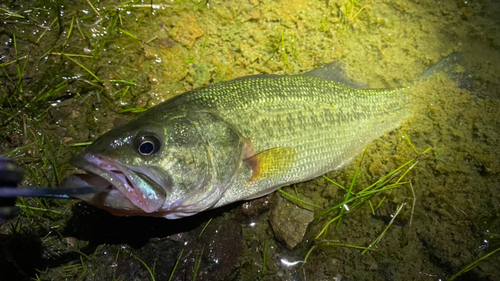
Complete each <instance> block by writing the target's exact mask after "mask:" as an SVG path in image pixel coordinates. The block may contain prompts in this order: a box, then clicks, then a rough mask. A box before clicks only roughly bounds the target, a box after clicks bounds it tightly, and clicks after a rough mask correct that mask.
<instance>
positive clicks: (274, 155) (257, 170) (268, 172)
mask: <svg viewBox="0 0 500 281" xmlns="http://www.w3.org/2000/svg"><path fill="white" fill-rule="evenodd" d="M295 158H296V151H295V149H293V148H290V147H276V148H271V149H268V150H265V151H263V152H261V153H259V154H256V155H254V156H252V157H250V158H247V159H245V160H244V162H245V163H246V165H247V166H248V167H250V169H252V170H253V173H252V176H251V177H250V178H249V179H248V181H259V180H263V179H268V178H273V177H279V176H280V175H282V174H284V173H287V172H288V170H289V169H290V168H292V167H293V164H294V162H295Z"/></svg>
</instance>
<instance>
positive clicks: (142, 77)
mask: <svg viewBox="0 0 500 281" xmlns="http://www.w3.org/2000/svg"><path fill="white" fill-rule="evenodd" d="M148 4H149V3H140V2H130V3H118V2H116V3H113V2H107V3H93V7H92V6H90V5H89V4H88V2H81V1H78V2H63V1H60V2H57V3H54V2H50V1H47V2H45V1H39V2H34V3H31V2H30V3H24V4H19V3H17V2H16V3H14V4H13V5H6V4H0V8H1V9H0V19H1V20H2V24H1V25H0V29H1V30H2V32H1V33H0V42H2V45H1V48H2V50H1V53H0V66H1V69H2V72H1V74H0V81H1V88H2V92H1V98H2V109H1V110H2V112H1V114H0V123H1V127H0V129H1V130H2V134H1V135H2V138H1V139H0V140H1V141H0V152H1V153H2V154H6V153H10V152H13V153H11V154H9V155H8V157H9V158H12V159H14V160H16V161H18V162H19V163H21V164H22V165H23V166H24V167H25V169H26V180H25V182H24V184H25V185H36V186H48V185H52V186H55V185H57V184H58V182H59V181H60V179H61V178H62V177H63V176H64V175H65V174H66V173H68V171H70V170H71V169H72V168H71V166H70V165H69V164H68V160H69V158H70V156H71V153H77V152H79V151H81V149H82V148H81V147H79V146H76V147H75V146H70V147H68V148H67V147H66V145H71V144H75V143H81V142H88V141H92V140H94V139H95V138H96V137H98V136H99V135H101V134H102V133H104V132H106V131H107V130H109V129H110V128H112V127H114V126H116V125H119V124H122V123H124V122H126V121H127V120H130V119H131V118H133V117H134V116H135V115H136V113H131V112H124V111H127V110H132V109H137V108H149V107H152V106H154V105H156V104H158V103H160V102H162V101H165V100H167V99H168V98H170V97H173V96H175V95H176V94H180V93H183V92H185V91H188V90H190V89H193V88H196V87H199V86H203V85H207V84H211V83H216V82H218V81H221V80H229V79H233V78H236V77H241V76H245V75H251V74H259V73H265V74H271V73H272V74H296V73H302V72H305V71H308V70H311V69H314V68H316V67H318V66H321V65H323V64H326V63H329V62H331V61H341V62H343V63H345V65H346V72H347V74H348V75H349V76H350V77H351V78H352V79H353V80H355V81H357V82H360V83H365V84H367V85H369V86H370V87H395V86H401V85H408V84H409V83H411V81H413V80H414V79H415V77H417V76H418V75H419V74H420V73H421V72H423V71H424V70H425V69H426V68H428V67H430V66H431V65H432V64H433V63H435V62H437V61H438V60H439V59H440V58H442V57H444V56H446V55H449V54H451V53H453V52H456V51H459V52H461V53H462V54H463V57H464V59H465V61H466V62H467V65H468V70H469V71H470V72H471V73H472V75H473V78H474V90H472V91H467V90H462V89H459V88H458V87H457V86H456V85H455V84H454V83H453V82H452V81H451V80H449V79H448V78H447V77H446V76H444V75H436V76H434V77H432V78H430V79H429V80H427V81H425V82H422V83H419V84H418V85H417V86H416V87H415V88H416V90H415V92H414V93H412V103H413V105H414V108H413V114H412V117H411V118H409V119H408V120H407V121H405V122H404V123H402V124H401V127H400V128H399V129H396V130H394V131H392V132H390V133H388V134H387V135H385V136H384V137H382V138H380V139H377V140H375V141H374V142H372V143H370V145H369V146H368V147H367V149H366V152H365V154H364V157H361V155H359V156H358V157H356V158H355V159H354V160H353V162H352V163H351V164H350V165H348V166H347V167H345V168H343V169H341V170H339V171H334V172H331V173H328V174H327V176H328V177H329V178H331V179H333V180H335V181H336V182H338V183H340V184H342V185H344V186H347V187H348V186H349V185H350V184H351V181H352V179H353V177H354V175H355V172H356V169H357V168H358V166H359V167H360V172H359V174H358V176H357V178H356V182H355V185H354V191H356V192H357V191H360V190H361V189H362V188H364V187H366V186H369V185H370V184H371V183H374V182H375V181H377V180H378V179H380V178H381V177H383V176H384V175H386V174H387V173H389V172H390V171H392V170H394V169H396V168H398V167H399V166H401V165H403V164H404V163H405V162H407V161H408V160H410V159H412V158H413V157H415V156H417V155H418V153H416V152H414V151H413V149H412V148H411V146H410V145H409V144H408V143H407V141H406V139H405V138H404V137H403V136H404V133H403V131H404V132H406V134H407V136H408V137H409V138H410V139H411V141H412V143H413V144H414V146H415V148H416V150H417V151H418V152H423V151H424V150H426V149H427V148H429V147H432V149H431V150H430V151H429V152H428V153H426V154H425V155H422V156H421V157H419V158H418V163H417V164H416V165H415V166H413V168H412V169H411V170H410V171H409V172H408V174H406V176H405V177H404V181H405V182H408V181H411V185H410V184H405V185H402V186H401V187H399V188H397V189H392V190H390V191H385V192H381V193H379V194H377V195H375V196H374V197H372V199H371V200H370V202H371V205H372V207H373V209H374V211H372V208H371V207H370V205H369V204H363V205H362V206H361V207H359V208H357V209H353V210H352V211H350V212H346V214H345V215H344V216H343V218H342V220H341V222H340V224H338V225H337V222H334V223H332V224H331V226H330V227H329V228H328V232H327V234H326V235H325V236H322V237H321V240H315V238H316V237H317V234H318V233H319V232H320V231H321V229H322V228H323V227H324V225H325V224H326V223H327V222H328V220H329V219H332V218H333V217H334V216H331V217H327V218H321V219H317V220H315V221H314V222H313V223H312V224H310V225H309V227H308V230H307V232H306V234H305V237H304V239H303V241H302V243H300V244H298V246H296V247H295V248H294V249H293V250H290V249H288V248H287V247H286V245H285V244H284V243H283V242H281V241H280V240H278V239H276V237H275V232H274V231H273V229H272V228H271V226H270V224H269V220H270V218H271V217H272V216H273V215H274V212H275V210H276V209H277V206H279V204H283V202H285V204H286V202H288V204H294V202H292V201H283V200H288V199H281V198H284V197H283V195H281V194H273V195H270V196H268V197H266V198H263V199H258V200H255V201H251V202H249V203H245V204H242V203H237V204H234V205H231V206H228V207H225V208H221V209H217V210H214V211H210V212H205V213H203V214H200V215H198V216H195V217H192V218H188V219H184V220H178V221H166V220H163V219H152V218H116V217H113V216H111V215H109V214H107V213H106V212H104V211H101V210H96V209H95V208H93V207H91V206H87V205H85V204H82V203H78V202H77V201H70V202H60V201H56V200H49V201H46V200H38V201H36V200H27V201H20V202H19V204H20V205H22V206H25V207H24V209H25V211H24V213H23V214H22V215H21V216H20V217H19V218H18V219H15V220H13V221H11V223H12V224H10V225H9V224H6V225H3V226H1V228H0V229H1V230H2V234H1V236H2V237H1V240H0V241H1V242H0V247H1V248H2V249H3V252H4V253H6V254H5V255H3V257H2V258H0V273H1V274H0V276H9V277H12V279H11V280H16V279H17V280H20V279H30V278H35V276H38V277H39V278H40V279H41V280H48V279H54V280H64V279H71V280H72V279H78V280H112V279H113V278H115V279H116V280H151V279H152V277H151V274H152V275H153V276H155V278H156V280H168V279H169V277H170V275H171V272H172V271H173V268H174V265H175V263H176V260H177V258H178V257H179V255H180V254H181V253H182V255H181V258H180V259H179V263H178V266H177V268H176V269H175V272H174V274H173V280H192V279H193V278H192V277H193V273H194V272H195V271H197V273H198V274H197V278H196V280H254V279H258V278H263V279H264V280H408V279H412V280H444V279H447V278H450V277H451V276H453V274H455V273H457V272H459V271H460V270H461V269H462V268H464V267H465V266H466V265H468V264H470V263H472V262H473V261H475V260H477V259H479V258H481V257H483V256H485V255H486V254H487V253H490V252H492V251H494V250H495V249H497V248H498V247H500V243H499V242H500V240H499V237H500V236H499V235H500V228H499V226H498V222H499V218H498V213H499V211H500V209H499V208H500V206H499V203H500V192H499V187H500V183H499V180H500V162H499V159H500V150H499V148H498V147H499V144H498V140H499V133H500V124H499V116H500V110H499V108H500V107H499V105H500V103H499V97H500V90H499V89H500V88H499V85H500V81H499V76H498V73H500V69H499V68H500V63H499V62H500V51H499V50H500V30H499V25H500V21H499V20H498V19H497V17H496V16H497V15H498V12H500V5H498V3H494V2H493V1H473V2H470V1H417V2H409V1H378V0H373V1H319V0H318V1H314V0H307V1H306V0H281V1H258V0H251V1H239V2H238V3H236V2H234V1H233V2H230V1H209V2H206V1H201V2H197V1H174V2H170V1H167V2H165V3H157V2H155V3H154V5H155V6H153V7H150V6H149V5H148ZM58 14H59V15H60V16H59V17H57V15H58ZM176 27H177V29H176ZM181 27H182V28H181ZM14 37H15V39H14ZM14 41H15V43H14ZM62 53H64V54H66V55H63V54H62ZM75 55H76V56H75ZM11 62H12V63H11ZM79 64H80V65H79ZM82 66H83V67H82ZM84 67H85V69H84ZM87 70H88V71H87ZM90 72H91V73H92V74H90ZM20 74H22V75H20ZM19 76H21V77H19ZM296 187H297V188H296V190H297V192H298V194H299V196H300V197H307V198H309V199H311V200H312V202H314V203H315V204H317V205H320V206H321V207H322V208H321V209H315V214H316V215H318V214H320V213H321V212H322V211H323V210H324V209H328V208H329V207H332V206H334V205H336V204H337V203H339V202H341V201H342V200H343V198H345V195H346V192H345V191H343V190H342V189H339V188H338V187H336V186H335V185H333V184H332V183H330V182H329V181H327V180H326V179H324V178H318V179H315V180H312V181H309V182H305V183H301V184H297V185H296ZM285 191H287V192H288V193H295V190H294V189H292V188H285ZM401 204H404V205H401ZM400 206H403V207H402V209H401V211H400V212H399V213H398V215H397V216H396V219H394V221H393V224H392V225H391V226H390V227H389V228H388V230H387V232H385V235H384V236H383V237H382V238H381V239H380V241H379V242H378V243H377V244H376V245H374V246H373V248H374V249H376V250H377V251H370V252H367V253H364V254H362V250H359V249H355V248H350V247H346V246H321V244H322V243H323V242H325V241H329V242H336V243H339V244H347V245H356V246H361V247H367V246H368V245H370V244H372V243H373V241H374V240H375V239H376V238H377V237H378V236H379V235H380V234H381V233H382V232H383V231H384V229H385V228H386V227H387V226H388V225H389V224H390V222H391V220H392V219H393V218H394V216H395V215H396V212H397V210H398V208H399V207H400ZM30 207H31V209H30ZM351 207H352V206H351ZM33 208H41V209H44V210H45V211H40V210H38V209H33ZM49 209H51V210H53V211H48V210H49ZM283 219H291V220H293V218H283ZM167 237H168V239H166V238H167ZM313 245H316V247H315V248H314V250H313V251H312V252H311V254H310V255H309V257H308V259H307V262H306V263H305V264H304V263H303V261H304V259H305V257H306V253H307V252H308V250H309V249H311V247H312V246H313ZM19 249H21V251H19ZM19 252H22V253H25V256H24V257H22V258H21V257H19V256H18V253H19ZM200 257H201V259H200ZM264 259H265V266H263V264H264ZM499 259H500V256H499V255H498V254H494V255H492V256H490V257H489V258H487V259H485V260H484V261H481V262H480V263H479V264H478V265H477V267H476V268H474V269H473V270H471V271H469V272H468V273H466V274H464V275H462V277H459V278H462V279H461V280H497V279H498V278H499V277H497V272H498V264H499V262H500V260H499ZM141 261H143V262H144V263H142V262H141ZM197 261H200V262H199V264H200V265H199V269H198V270H195V267H196V264H197ZM295 262H297V263H295ZM147 268H149V269H150V270H151V274H150V273H149V272H148V269H147ZM14 269H15V270H14ZM0 279H1V278H0ZM6 280H8V279H6Z"/></svg>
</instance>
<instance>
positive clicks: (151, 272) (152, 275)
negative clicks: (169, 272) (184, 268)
mask: <svg viewBox="0 0 500 281" xmlns="http://www.w3.org/2000/svg"><path fill="white" fill-rule="evenodd" d="M132 257H133V258H134V259H136V260H138V261H139V262H140V263H142V265H144V267H145V268H146V270H147V271H148V272H149V276H151V280H152V281H155V280H156V278H155V275H154V268H155V265H156V259H155V262H154V263H155V265H153V270H151V268H149V266H148V265H147V263H145V262H144V261H143V260H142V259H140V258H139V257H137V256H136V255H132ZM179 258H180V256H179ZM174 271H175V269H174Z"/></svg>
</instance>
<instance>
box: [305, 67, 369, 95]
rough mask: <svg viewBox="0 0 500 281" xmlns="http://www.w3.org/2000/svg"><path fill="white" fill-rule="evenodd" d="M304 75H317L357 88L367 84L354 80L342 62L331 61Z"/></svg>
mask: <svg viewBox="0 0 500 281" xmlns="http://www.w3.org/2000/svg"><path fill="white" fill-rule="evenodd" d="M300 75H302V76H310V77H317V78H322V79H326V80H331V81H334V82H338V83H342V84H345V85H348V86H351V87H353V88H356V89H361V88H365V87H366V85H363V84H362V83H357V82H354V81H352V80H351V79H350V78H349V77H347V75H346V74H345V71H344V64H342V63H341V62H336V61H334V62H331V63H329V64H325V65H323V66H320V67H318V68H316V69H313V70H311V71H308V72H306V73H302V74H300Z"/></svg>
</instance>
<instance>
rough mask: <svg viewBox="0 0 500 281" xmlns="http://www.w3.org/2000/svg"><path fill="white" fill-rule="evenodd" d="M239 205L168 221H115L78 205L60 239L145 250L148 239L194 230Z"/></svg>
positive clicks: (158, 219) (152, 219)
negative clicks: (121, 245) (123, 245)
mask: <svg viewBox="0 0 500 281" xmlns="http://www.w3.org/2000/svg"><path fill="white" fill-rule="evenodd" d="M240 204H241V203H237V204H232V205H229V206H227V207H224V208H219V209H215V210H209V211H205V212H202V213H200V214H197V215H194V216H191V217H187V218H183V219H178V220H167V219H165V218H155V217H139V216H136V217H116V216H113V215H111V214H109V213H108V212H106V211H104V210H101V209H98V208H96V207H93V206H91V205H88V204H86V203H79V204H77V205H75V206H74V207H73V214H74V215H73V217H72V218H71V219H70V220H69V221H68V224H67V226H66V229H65V230H64V232H63V235H64V236H66V237H68V236H71V237H75V238H77V239H79V240H86V241H89V242H90V245H89V246H92V245H100V244H127V245H129V246H131V247H133V248H136V249H137V248H140V247H142V246H144V245H145V244H146V243H147V242H148V241H149V240H150V239H151V238H163V237H167V236H169V235H172V234H176V233H181V232H187V231H190V230H193V229H195V228H197V227H198V226H200V225H201V224H202V223H205V222H206V221H208V220H209V219H210V218H213V217H215V216H217V215H218V214H222V213H224V212H226V211H228V210H231V209H233V208H235V207H237V206H239V205H240Z"/></svg>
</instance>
